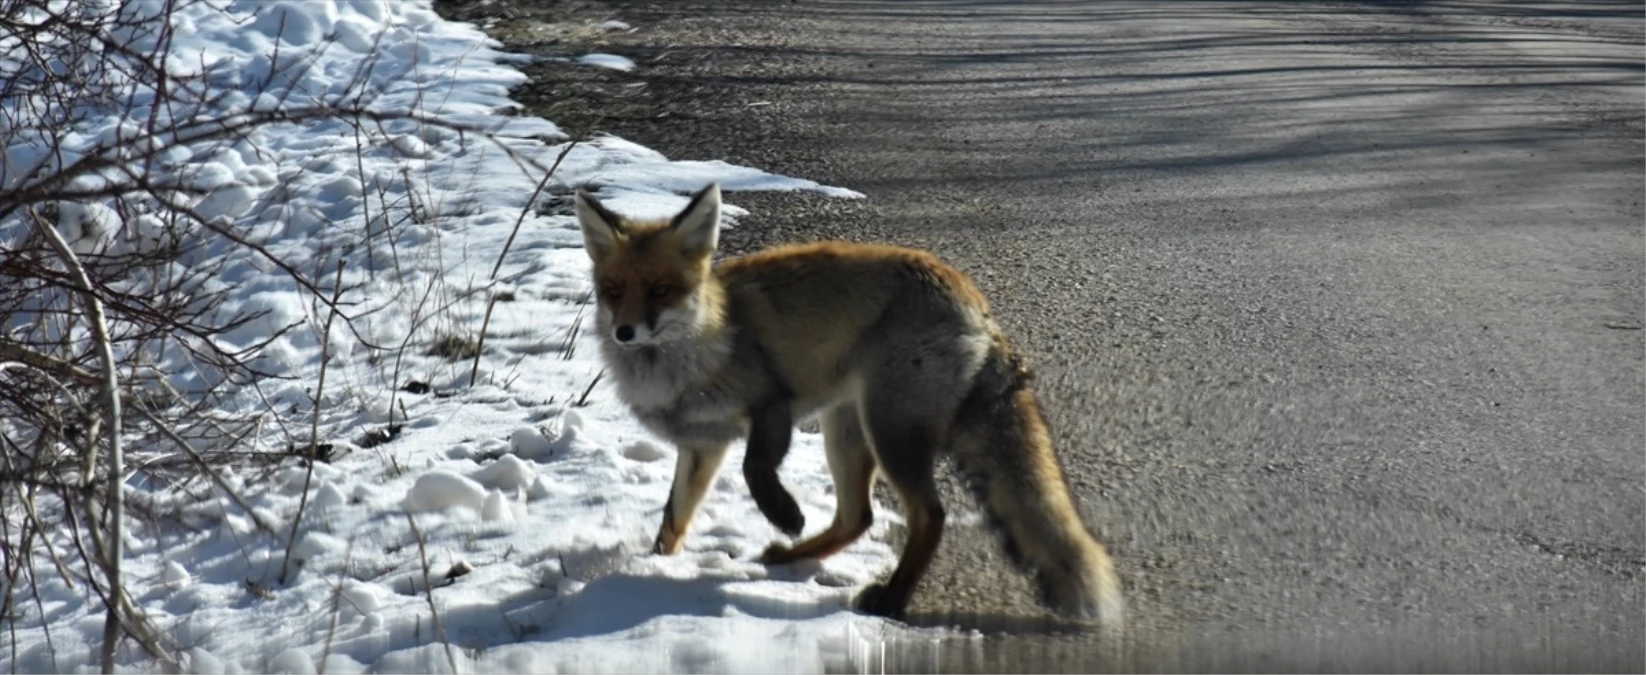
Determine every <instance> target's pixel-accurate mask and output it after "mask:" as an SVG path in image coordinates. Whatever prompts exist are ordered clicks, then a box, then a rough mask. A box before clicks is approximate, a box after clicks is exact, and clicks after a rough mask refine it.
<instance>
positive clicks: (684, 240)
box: [577, 184, 720, 347]
mask: <svg viewBox="0 0 1646 675" xmlns="http://www.w3.org/2000/svg"><path fill="white" fill-rule="evenodd" d="M577 222H578V225H579V226H581V227H582V229H583V248H584V249H585V250H587V251H588V253H589V259H591V260H593V261H594V290H595V295H596V296H597V297H598V298H599V303H600V311H599V318H598V320H597V324H598V326H599V329H600V332H601V335H602V338H603V339H605V340H608V341H610V342H613V343H615V344H617V345H619V346H623V347H643V346H652V345H658V344H663V343H666V342H672V341H675V340H681V339H686V338H691V337H695V336H698V335H701V334H702V333H703V332H704V331H705V330H708V329H710V328H712V327H714V326H715V325H717V323H718V322H719V320H720V317H719V307H720V298H719V296H718V294H717V293H718V291H719V288H718V287H717V286H715V285H714V284H713V280H712V277H711V275H712V267H711V265H710V258H712V257H713V256H714V250H715V246H716V244H717V243H718V242H719V237H720V186H719V185H715V184H710V185H709V186H708V187H705V188H703V189H702V190H701V191H699V192H698V193H697V194H695V195H693V196H692V200H691V202H689V203H687V204H686V208H685V209H684V210H682V211H681V212H680V213H679V214H677V215H675V216H674V217H673V218H670V219H668V220H665V221H651V222H646V221H630V220H627V219H625V218H623V217H622V216H619V215H617V214H616V213H613V212H612V211H611V210H610V209H607V208H606V207H605V205H603V204H601V203H600V200H598V199H595V198H594V195H591V194H589V193H588V192H585V191H582V190H578V191H577Z"/></svg>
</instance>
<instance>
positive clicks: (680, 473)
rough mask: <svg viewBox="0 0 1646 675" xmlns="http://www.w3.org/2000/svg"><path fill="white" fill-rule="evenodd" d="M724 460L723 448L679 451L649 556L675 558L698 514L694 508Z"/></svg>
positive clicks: (707, 489) (724, 448) (701, 500)
mask: <svg viewBox="0 0 1646 675" xmlns="http://www.w3.org/2000/svg"><path fill="white" fill-rule="evenodd" d="M724 459H726V446H725V445H719V446H712V447H706V448H686V447H682V448H680V456H679V458H678V459H676V461H675V465H674V485H673V487H671V488H669V502H668V503H667V504H664V505H663V525H662V526H661V527H659V528H658V530H657V540H656V541H655V542H653V543H652V553H658V554H662V555H674V554H676V553H679V552H680V547H681V546H683V545H685V542H686V528H687V527H688V526H690V525H691V522H692V517H693V516H695V515H697V506H698V505H699V504H701V503H703V496H704V495H705V494H707V493H708V491H709V483H710V482H712V481H713V480H714V475H715V474H716V473H717V472H719V470H720V462H721V461H722V460H724Z"/></svg>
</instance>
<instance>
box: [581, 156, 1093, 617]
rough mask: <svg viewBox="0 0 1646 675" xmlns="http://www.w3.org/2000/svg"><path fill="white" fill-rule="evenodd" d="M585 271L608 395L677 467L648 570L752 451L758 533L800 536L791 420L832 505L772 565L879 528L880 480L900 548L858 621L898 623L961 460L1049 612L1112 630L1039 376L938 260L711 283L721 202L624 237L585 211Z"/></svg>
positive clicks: (907, 252)
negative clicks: (896, 515) (817, 441)
mask: <svg viewBox="0 0 1646 675" xmlns="http://www.w3.org/2000/svg"><path fill="white" fill-rule="evenodd" d="M577 217H578V221H579V225H580V226H581V228H582V231H583V240H584V245H585V247H586V248H587V250H588V254H589V257H590V258H591V259H592V260H593V261H594V285H595V290H596V294H597V295H598V296H599V300H598V302H599V312H598V319H597V323H598V330H599V333H600V343H601V355H602V357H603V359H604V361H605V363H606V365H607V369H608V371H609V372H610V373H611V376H612V378H613V382H614V383H615V386H616V389H617V393H618V395H619V397H621V398H622V400H623V401H624V402H625V403H626V404H628V406H629V408H630V409H631V410H632V411H633V412H634V414H635V415H636V416H637V417H638V418H639V419H640V421H641V423H642V424H644V425H645V426H646V427H647V428H648V429H650V430H651V431H652V432H654V433H656V434H658V435H660V436H662V437H663V438H665V439H667V440H669V441H670V442H672V443H674V444H675V445H677V446H678V447H679V460H678V463H677V465H676V467H675V474H674V484H673V487H672V488H671V490H670V491H669V498H668V504H667V505H666V506H665V507H664V510H663V524H662V527H661V528H660V529H659V530H658V533H657V540H656V543H655V545H654V552H656V553H659V554H664V555H669V554H674V553H676V552H678V551H679V550H680V548H681V546H682V544H683V542H684V537H685V534H686V529H687V526H688V525H690V524H691V520H692V516H693V514H694V513H696V511H697V507H698V504H699V503H700V502H701V501H702V500H703V496H704V493H705V492H707V491H708V489H709V485H710V483H711V481H712V480H713V478H714V475H715V473H716V471H718V469H719V467H720V463H721V460H722V459H724V457H725V455H726V450H727V447H728V446H729V445H730V444H731V443H733V442H735V441H736V440H738V439H739V438H747V439H748V443H747V449H746V453H745V456H744V460H743V475H744V478H745V479H746V480H747V482H748V486H749V492H750V494H751V496H752V497H753V498H754V501H755V503H756V504H757V505H758V506H759V507H760V511H761V513H762V514H764V515H765V516H766V518H767V519H768V520H770V521H771V522H772V524H773V525H775V526H777V528H778V529H779V530H781V531H782V532H784V533H785V534H787V535H789V536H791V537H795V536H798V535H799V534H800V532H801V530H802V529H803V528H804V526H805V518H804V516H802V515H801V512H800V508H799V507H798V506H797V505H796V504H795V501H794V498H793V497H792V496H790V495H789V493H788V491H787V490H786V489H784V487H783V485H782V484H781V483H779V482H778V477H777V468H778V465H779V464H780V463H781V462H782V460H783V457H784V455H785V454H786V453H787V452H788V450H789V440H790V433H791V431H792V430H793V428H794V425H795V422H796V420H800V419H805V418H807V417H810V416H812V415H816V416H817V417H818V419H819V421H820V422H821V427H822V430H823V438H824V447H825V449H826V453H827V455H828V464H829V472H830V473H831V474H832V477H833V479H834V485H835V493H836V495H837V498H838V503H837V505H836V508H835V514H834V521H833V523H831V524H830V525H829V527H828V528H827V529H825V530H824V531H823V532H821V533H819V534H817V535H816V536H813V537H811V538H808V539H805V540H802V541H800V542H798V543H796V544H794V545H793V546H785V545H782V544H773V545H772V546H771V547H770V548H768V549H766V552H765V554H764V555H763V556H762V558H761V559H762V561H763V562H765V563H767V564H782V563H788V562H792V561H796V560H801V559H807V558H813V559H815V558H823V557H825V556H828V555H832V554H834V553H836V552H838V551H840V550H841V549H844V548H845V547H846V546H847V545H849V544H851V543H852V542H853V541H855V540H856V539H857V538H858V537H859V536H861V535H862V534H863V533H864V532H865V531H867V530H868V529H869V525H870V524H871V523H872V522H873V520H874V514H873V511H872V504H871V496H872V487H873V485H874V481H875V477H876V474H877V473H879V474H881V475H884V476H885V478H886V480H887V482H889V483H890V484H891V486H892V487H893V488H894V489H895V490H896V491H897V493H898V496H899V497H900V500H901V502H902V504H903V509H904V511H905V516H906V520H907V523H908V543H907V544H906V545H905V546H904V549H903V552H902V556H901V557H900V558H899V560H898V563H897V569H896V570H895V571H894V572H892V575H891V578H890V579H888V580H887V581H886V582H885V583H883V584H874V585H871V586H869V587H868V588H866V589H864V590H863V591H862V592H861V593H860V594H859V595H858V596H857V598H856V600H855V602H854V604H855V606H856V607H857V608H858V609H859V610H861V611H864V612H868V613H871V614H878V615H883V616H892V617H896V616H900V615H901V614H902V613H903V612H904V610H905V609H906V608H907V607H908V604H909V600H910V598H911V597H913V595H914V591H915V586H916V584H918V583H919V581H920V577H921V576H922V575H924V574H925V572H926V568H927V567H928V565H930V563H931V560H932V555H933V554H934V553H935V552H936V550H937V545H938V541H939V540H940V539H941V537H942V535H943V522H944V510H943V504H942V502H941V501H940V499H939V496H938V490H937V482H936V475H935V465H934V461H935V459H936V457H937V454H938V453H939V452H945V451H947V452H953V453H954V454H955V456H956V458H957V459H958V463H959V465H960V467H961V469H962V471H963V473H966V474H967V477H968V479H969V480H968V483H969V484H970V485H971V486H972V488H973V490H974V491H975V493H976V494H977V496H978V499H979V501H980V502H981V503H982V505H983V506H984V507H985V508H986V510H987V511H988V512H989V514H990V515H991V516H992V519H993V521H994V523H995V525H996V528H995V529H996V530H997V531H999V532H1000V533H1001V534H1002V535H1003V536H1004V539H1005V544H1006V549H1007V551H1008V553H1010V554H1012V556H1013V558H1014V559H1016V560H1017V561H1018V562H1019V564H1021V565H1023V566H1026V567H1028V568H1030V569H1031V570H1032V571H1033V572H1034V573H1035V576H1036V578H1037V580H1038V582H1039V586H1040V590H1041V599H1042V601H1043V602H1045V603H1046V604H1047V605H1049V606H1051V607H1052V608H1054V609H1057V610H1059V611H1062V612H1063V613H1065V614H1067V615H1071V616H1074V617H1077V618H1080V619H1085V620H1093V621H1099V622H1101V623H1103V624H1106V625H1116V624H1119V623H1120V621H1121V618H1122V613H1123V607H1124V603H1123V601H1122V599H1121V592H1120V582H1119V579H1118V578H1117V577H1116V575H1115V571H1114V564H1113V562H1111V561H1110V559H1109V554H1108V552H1107V551H1105V550H1104V548H1103V546H1102V545H1101V544H1099V543H1098V542H1097V540H1096V538H1094V537H1093V536H1092V534H1091V532H1090V531H1089V530H1088V529H1087V528H1086V526H1085V524H1084V523H1083V522H1082V521H1081V518H1080V513H1079V511H1078V510H1077V509H1076V507H1075V502H1074V499H1073V498H1072V497H1071V495H1070V493H1069V488H1068V485H1067V483H1066V482H1065V480H1064V477H1063V470H1062V468H1061V466H1060V464H1059V462H1058V459H1057V456H1056V454H1054V452H1053V449H1052V442H1051V434H1050V433H1049V432H1048V430H1047V427H1046V422H1045V419H1044V417H1043V416H1042V414H1041V411H1040V405H1039V403H1038V402H1037V401H1036V399H1035V396H1034V394H1033V393H1031V392H1030V390H1029V387H1028V385H1029V372H1028V369H1027V368H1026V367H1025V366H1024V365H1023V362H1022V360H1021V359H1020V358H1019V357H1018V355H1017V354H1016V353H1015V352H1014V351H1013V349H1012V346H1011V344H1010V343H1009V342H1008V341H1007V340H1006V338H1005V336H1004V335H1002V334H1001V332H1000V329H999V327H998V326H996V325H995V321H994V319H993V318H992V317H991V315H990V313H989V306H988V303H987V301H985V300H984V298H983V295H982V294H981V293H980V292H979V291H978V289H977V287H976V286H975V285H974V284H973V283H972V281H971V280H970V279H969V278H967V277H966V275H964V274H962V273H961V272H959V271H958V270H956V269H954V268H953V267H950V266H948V265H947V264H944V263H943V262H942V261H940V260H938V259H937V258H936V257H935V256H933V255H932V254H930V253H927V252H924V251H919V250H914V249H907V248H897V247H892V246H878V245H868V244H855V243H846V242H822V243H814V244H802V245H792V246H786V247H780V248H775V249H772V250H767V251H763V252H760V253H755V254H752V255H748V256H744V257H739V258H733V259H730V260H725V261H723V262H721V263H720V264H719V265H711V264H710V258H711V257H712V256H713V255H714V252H715V248H716V245H717V242H718V238H719V227H720V188H719V186H717V185H709V186H708V187H706V188H704V189H703V190H702V191H701V192H698V193H697V194H696V195H694V196H693V197H692V199H691V202H690V203H689V204H687V205H686V208H685V209H684V210H683V211H681V212H680V213H679V214H678V215H676V216H674V217H673V218H671V219H669V220H666V221H656V222H638V221H631V220H628V219H625V218H623V217H621V216H619V215H617V214H616V213H613V212H612V211H610V210H609V209H607V208H606V207H605V206H604V205H602V204H601V203H600V202H599V200H597V199H595V197H594V196H593V195H590V194H589V193H587V192H584V191H579V192H578V194H577Z"/></svg>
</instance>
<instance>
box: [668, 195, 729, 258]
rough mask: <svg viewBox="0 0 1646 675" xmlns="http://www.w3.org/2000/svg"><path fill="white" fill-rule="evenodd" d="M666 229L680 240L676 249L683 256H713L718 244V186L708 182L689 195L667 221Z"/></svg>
mask: <svg viewBox="0 0 1646 675" xmlns="http://www.w3.org/2000/svg"><path fill="white" fill-rule="evenodd" d="M669 227H670V228H671V229H673V230H674V231H675V232H676V233H677V236H679V237H680V247H681V248H682V249H684V250H685V251H686V252H687V253H690V254H693V255H703V256H706V255H709V254H711V253H714V249H715V247H716V246H718V245H719V243H720V185H719V184H718V183H709V185H708V187H705V188H703V189H702V190H699V191H698V193H697V194H695V195H692V201H691V202H690V203H688V204H686V208H685V210H682V211H681V212H680V215H677V216H675V217H674V219H673V220H671V221H669Z"/></svg>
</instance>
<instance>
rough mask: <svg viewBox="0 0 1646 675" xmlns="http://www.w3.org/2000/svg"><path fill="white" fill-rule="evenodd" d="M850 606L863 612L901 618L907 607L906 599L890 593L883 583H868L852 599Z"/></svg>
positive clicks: (889, 617)
mask: <svg viewBox="0 0 1646 675" xmlns="http://www.w3.org/2000/svg"><path fill="white" fill-rule="evenodd" d="M852 607H853V608H854V609H856V610H857V611H859V612H862V613H864V614H873V615H875V616H883V617H886V618H888V619H901V618H903V612H904V610H906V609H908V601H907V600H905V599H902V598H900V597H898V594H895V593H892V592H891V590H890V589H888V588H886V585H885V584H869V586H868V587H867V588H864V589H863V592H861V593H858V594H857V598H856V599H854V600H852Z"/></svg>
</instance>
